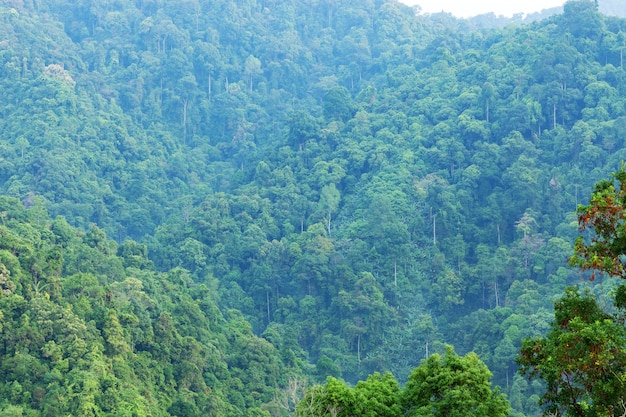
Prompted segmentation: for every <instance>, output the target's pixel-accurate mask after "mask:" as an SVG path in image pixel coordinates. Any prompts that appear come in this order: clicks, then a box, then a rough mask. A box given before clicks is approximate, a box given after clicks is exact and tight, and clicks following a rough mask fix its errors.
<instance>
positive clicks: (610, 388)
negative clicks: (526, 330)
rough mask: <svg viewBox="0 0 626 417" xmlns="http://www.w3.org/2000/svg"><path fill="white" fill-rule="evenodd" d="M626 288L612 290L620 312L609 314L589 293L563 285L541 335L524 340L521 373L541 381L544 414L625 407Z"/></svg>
mask: <svg viewBox="0 0 626 417" xmlns="http://www.w3.org/2000/svg"><path fill="white" fill-rule="evenodd" d="M625 296H626V287H625V286H621V287H619V289H618V290H617V292H616V297H615V299H616V304H618V307H620V308H621V311H620V315H618V316H613V315H610V314H608V313H606V312H605V311H603V310H602V308H601V307H600V306H599V305H598V303H597V301H596V299H595V298H594V297H593V296H592V295H591V294H590V293H589V292H585V293H584V294H582V295H581V294H580V291H579V290H578V289H576V288H572V287H570V288H567V289H566V290H565V295H564V296H563V298H561V299H560V300H559V301H557V302H556V303H555V304H554V310H555V312H554V317H555V320H554V322H553V323H552V328H551V329H550V331H549V332H548V334H547V335H546V336H545V337H541V338H531V339H526V340H524V342H523V344H522V349H521V351H520V355H519V357H518V364H519V365H520V372H521V373H522V374H523V375H526V376H527V377H528V378H529V379H532V378H539V379H541V380H543V381H544V382H545V384H546V391H545V393H544V394H543V396H542V398H541V400H540V404H541V405H544V406H545V411H544V415H567V416H576V417H588V416H613V415H617V414H616V413H618V412H619V413H620V414H621V413H623V412H624V411H626V405H625V403H624V401H625V399H626V386H624V376H625V375H626V329H625V328H624V326H623V318H624V316H623V313H624V310H623V307H624V304H623V302H624V298H625Z"/></svg>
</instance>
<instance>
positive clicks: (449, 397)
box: [401, 346, 510, 417]
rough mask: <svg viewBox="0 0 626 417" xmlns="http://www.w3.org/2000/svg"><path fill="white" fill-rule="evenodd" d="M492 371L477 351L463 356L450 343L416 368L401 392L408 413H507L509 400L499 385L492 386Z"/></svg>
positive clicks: (460, 416) (419, 416) (499, 416)
mask: <svg viewBox="0 0 626 417" xmlns="http://www.w3.org/2000/svg"><path fill="white" fill-rule="evenodd" d="M489 378H491V372H489V369H487V366H486V365H485V364H484V363H483V362H482V361H481V360H480V359H479V358H478V355H476V354H475V353H468V354H467V355H465V356H463V357H461V356H459V355H457V354H456V353H455V352H454V349H453V348H452V347H451V346H448V347H447V349H446V353H445V354H444V355H443V356H442V355H439V354H434V355H432V356H430V357H429V358H428V359H426V360H425V361H424V362H422V364H421V365H420V366H418V367H417V368H415V369H414V370H413V372H412V373H411V375H410V376H409V381H408V382H407V385H406V387H405V388H404V390H403V392H402V397H401V398H402V404H403V406H404V409H405V415H406V416H409V417H426V416H429V417H430V416H434V417H443V416H449V417H464V416H468V415H472V416H477V417H504V416H506V415H508V413H509V411H510V408H509V402H508V400H507V399H506V397H505V395H504V394H501V393H500V391H499V388H497V387H496V388H495V389H492V387H491V383H490V382H489Z"/></svg>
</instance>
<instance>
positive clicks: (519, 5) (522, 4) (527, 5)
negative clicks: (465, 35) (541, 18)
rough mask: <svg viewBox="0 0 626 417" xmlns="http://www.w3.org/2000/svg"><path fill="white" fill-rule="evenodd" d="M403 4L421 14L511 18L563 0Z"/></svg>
mask: <svg viewBox="0 0 626 417" xmlns="http://www.w3.org/2000/svg"><path fill="white" fill-rule="evenodd" d="M400 1H401V2H402V3H404V4H408V5H411V6H413V5H416V4H417V5H419V6H421V7H422V12H423V13H437V12H440V11H442V10H443V11H445V12H449V13H452V14H453V15H455V16H457V17H471V16H476V15H478V14H482V13H489V12H494V13H495V14H496V15H504V16H509V17H510V16H513V14H515V13H520V12H521V13H532V12H538V11H540V10H542V9H549V8H551V7H556V6H561V5H563V4H564V3H565V0H400Z"/></svg>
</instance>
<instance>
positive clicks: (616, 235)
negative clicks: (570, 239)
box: [569, 165, 626, 281]
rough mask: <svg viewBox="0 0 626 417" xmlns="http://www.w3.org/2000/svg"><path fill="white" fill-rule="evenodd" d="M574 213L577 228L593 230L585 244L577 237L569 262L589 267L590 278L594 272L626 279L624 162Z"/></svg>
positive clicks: (593, 276) (625, 178) (625, 180)
mask: <svg viewBox="0 0 626 417" xmlns="http://www.w3.org/2000/svg"><path fill="white" fill-rule="evenodd" d="M615 181H617V186H616V185H615ZM577 213H578V225H579V228H580V231H581V232H584V231H585V230H587V229H592V230H593V231H594V233H595V236H593V237H591V239H590V241H589V242H588V243H587V242H586V241H585V239H584V237H583V236H579V237H578V238H577V239H576V243H575V245H574V256H572V257H571V258H570V259H569V264H570V265H571V266H576V267H578V268H580V269H582V270H583V271H585V270H592V271H593V273H592V275H591V278H590V280H591V281H593V280H594V278H595V274H596V272H597V271H599V272H604V273H607V274H609V275H610V276H614V277H619V278H624V279H626V268H625V264H624V262H623V259H622V257H623V256H624V255H626V165H622V167H621V168H620V170H619V171H617V172H615V173H614V174H613V175H612V177H611V179H610V180H602V181H600V182H598V183H597V184H596V187H595V190H594V191H593V193H592V194H591V199H590V202H589V204H588V205H586V206H585V205H579V206H578V210H577Z"/></svg>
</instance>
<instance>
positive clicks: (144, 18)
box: [0, 0, 626, 416]
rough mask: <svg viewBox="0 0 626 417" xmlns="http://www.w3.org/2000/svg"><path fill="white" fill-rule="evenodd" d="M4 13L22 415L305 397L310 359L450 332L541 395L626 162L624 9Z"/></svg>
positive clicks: (301, 7)
mask: <svg viewBox="0 0 626 417" xmlns="http://www.w3.org/2000/svg"><path fill="white" fill-rule="evenodd" d="M0 21H1V24H0V87H1V91H2V94H1V95H0V193H1V194H3V195H4V197H3V200H2V201H3V203H2V204H3V209H2V210H3V211H0V214H2V217H1V218H0V220H1V221H2V223H0V227H1V228H2V229H0V230H4V232H2V233H3V234H2V236H3V237H2V239H3V240H2V241H1V242H0V245H2V250H3V251H4V252H0V256H1V258H0V271H1V270H2V268H4V270H5V271H6V273H4V272H3V273H1V274H0V277H4V278H3V280H4V283H3V284H1V285H3V286H4V288H5V289H6V291H8V293H7V292H6V291H4V296H0V305H1V307H0V312H1V313H2V316H1V317H2V319H1V320H0V324H1V325H2V333H1V337H2V339H3V341H4V344H3V345H2V346H4V347H3V349H2V353H3V355H2V362H1V366H2V369H3V370H2V372H3V375H4V378H3V379H1V380H0V384H1V385H0V392H1V393H4V394H0V410H4V411H0V413H3V412H6V413H9V412H14V414H11V415H19V414H15V413H18V411H16V410H17V409H18V408H19V409H21V411H20V412H22V413H23V414H24V415H32V416H40V415H83V414H84V415H126V414H124V413H123V412H122V411H120V410H127V411H128V415H133V414H132V413H135V415H168V413H169V415H179V416H183V415H186V416H187V415H196V414H197V415H207V414H208V415H220V416H222V415H250V416H251V415H255V416H256V415H266V414H267V413H270V414H271V415H289V414H288V413H289V412H293V411H294V406H295V404H294V402H293V401H287V398H292V397H289V395H288V393H289V392H292V393H293V392H296V391H298V392H300V391H301V389H300V388H302V387H301V384H305V382H306V383H313V382H324V381H325V380H326V377H327V376H333V377H336V378H343V379H344V380H346V381H348V382H349V383H352V384H353V383H356V381H357V380H364V379H365V378H367V376H368V375H370V374H372V373H373V372H377V371H378V372H385V371H390V372H392V373H393V374H394V375H395V377H397V378H398V380H399V381H400V384H403V383H404V382H405V381H407V378H408V377H409V374H410V373H411V371H412V370H413V369H414V368H415V367H417V366H418V365H419V364H420V361H421V360H422V359H424V358H425V357H427V356H429V355H430V354H432V353H439V354H444V353H445V352H446V348H445V345H446V344H452V345H454V347H455V348H456V351H458V352H459V353H460V354H462V355H465V354H466V353H468V352H471V351H473V352H475V353H477V354H478V356H479V357H480V359H481V360H482V361H484V362H485V364H486V365H487V366H488V368H489V369H490V370H491V373H493V382H494V384H495V385H499V386H500V387H501V388H502V391H503V392H504V393H506V394H507V395H508V398H509V400H510V402H511V407H512V409H513V410H514V411H513V413H514V415H518V416H522V415H527V416H531V415H539V414H540V410H539V408H538V406H537V405H536V403H537V400H538V398H539V396H540V395H541V392H542V389H543V388H542V386H541V384H538V383H536V382H531V381H527V380H526V379H525V378H524V377H522V376H521V375H519V374H517V365H516V362H515V360H516V357H517V355H518V352H519V349H520V347H521V341H522V339H523V338H526V337H539V336H541V335H543V334H544V333H545V332H546V331H548V329H549V328H550V326H551V322H552V320H553V304H552V302H553V300H555V299H557V298H559V297H560V296H561V295H562V294H563V290H564V288H565V286H567V285H572V284H580V285H582V286H590V287H591V284H587V278H588V276H587V275H586V274H583V273H580V272H578V271H576V270H573V269H570V268H568V267H567V262H566V261H567V259H568V258H569V257H570V256H571V255H572V250H573V249H572V248H573V244H574V241H575V238H576V237H577V236H578V234H579V232H578V224H577V219H576V216H575V213H574V211H575V209H576V207H577V205H578V204H583V203H586V202H587V199H588V197H587V196H588V195H589V194H590V192H591V190H592V188H593V185H594V183H595V182H596V181H598V180H599V179H601V178H605V177H607V176H608V175H609V173H611V172H614V171H615V170H616V169H618V168H619V166H620V161H622V160H625V159H626V150H625V143H624V140H625V139H626V79H625V78H626V77H625V75H626V74H625V71H624V62H623V58H624V57H623V52H624V49H625V48H626V37H625V34H626V20H625V19H620V18H618V17H609V16H605V15H603V14H601V13H600V12H599V11H598V7H597V5H596V2H594V1H588V0H572V1H570V2H568V3H567V4H566V5H565V7H564V11H563V13H562V14H557V15H554V16H551V17H549V18H547V19H544V20H541V21H538V22H534V23H532V24H528V25H521V24H515V23H511V24H509V25H507V26H505V27H504V28H501V29H480V30H478V29H473V28H474V26H475V25H474V26H472V24H471V23H469V22H468V21H465V20H456V19H454V18H452V17H451V16H450V15H432V16H422V15H419V14H418V13H417V10H414V9H412V8H410V7H407V6H404V5H402V4H401V3H399V2H397V1H395V0H375V1H374V0H371V1H359V2H354V1H345V0H338V1H337V0H335V1H329V0H299V1H295V0H284V1H271V0H266V1H261V0H258V1H257V0H241V1H229V0H219V1H204V0H185V1H181V0H176V1H174V0H134V1H131V0H116V1H99V2H95V1H88V0H79V1H65V0H45V1H35V0H14V1H4V2H0ZM3 213H4V214H3ZM48 213H49V215H48ZM58 216H62V217H58ZM24 248H27V249H24ZM2 253H4V255H2ZM598 284H599V285H598ZM612 285H613V284H612V283H611V281H609V280H604V281H603V280H601V279H597V280H596V281H595V284H594V286H593V287H591V288H592V289H593V291H595V292H597V293H598V294H604V293H606V292H607V291H608V290H609V289H610V287H611V286H612ZM51 317H57V318H58V319H56V318H55V319H51ZM45 320H52V322H53V323H56V322H57V321H59V323H61V322H63V323H65V321H67V324H63V325H61V324H59V323H57V324H55V325H54V326H52V325H51V324H46V323H45ZM51 326H52V327H51ZM55 326H57V327H55ZM33 329H34V330H33ZM158 332H162V333H161V334H158ZM20 334H24V335H23V336H21V337H20V336H19V335H20ZM109 339H110V340H109ZM77 340H80V341H81V342H76V343H80V346H81V347H80V348H78V347H77V348H76V349H79V351H78V352H74V353H72V349H74V348H72V347H71V346H72V343H74V342H75V341H77ZM165 345H167V346H165ZM55 349H58V350H56V351H55ZM17 365H20V366H22V368H21V369H22V371H16V369H18V368H19V367H18V366H17ZM20 372H21V373H20ZM294 384H295V385H294ZM290 387H291V391H290ZM294 387H296V388H297V387H300V388H298V389H296V388H294ZM107 390H113V391H111V392H110V395H109V396H108V397H107V395H108V394H106V393H107V392H108V391H107ZM55 393H56V394H55ZM300 394H301V392H300ZM72 395H74V396H78V397H80V398H83V400H81V401H74V400H71V398H73V397H72ZM294 395H295V394H294ZM55 396H56V397H55ZM60 399H63V401H65V402H63V403H62V404H63V405H62V407H65V408H58V409H55V408H46V407H53V406H52V405H50V404H55V402H59V401H61V400H60ZM59 404H61V403H59ZM77 404H82V405H77ZM278 404H280V406H279V405H278ZM131 406H132V407H131ZM55 407H56V406H55ZM58 407H61V406H58ZM76 407H85V408H83V409H81V410H83V411H81V410H79V409H78V408H76ZM133 407H134V408H133ZM131 408H132V410H131ZM7 410H9V411H7ZM11 410H13V411H11ZM58 410H62V412H60V411H58ZM88 410H91V411H88ZM281 410H282V411H281ZM124 412H126V411H124ZM81 413H82V414H81ZM90 413H91V414H90ZM194 413H196V414H194ZM255 413H256V414H255ZM263 413H265V414H263ZM6 415H9V414H6Z"/></svg>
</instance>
